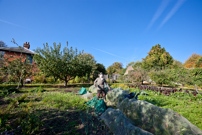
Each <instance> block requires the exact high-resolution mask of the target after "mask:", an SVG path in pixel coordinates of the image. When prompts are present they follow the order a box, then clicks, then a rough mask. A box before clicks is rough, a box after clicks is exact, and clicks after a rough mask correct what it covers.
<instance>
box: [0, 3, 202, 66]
mask: <svg viewBox="0 0 202 135" xmlns="http://www.w3.org/2000/svg"><path fill="white" fill-rule="evenodd" d="M201 24H202V0H29V1H28V0H0V30H1V32H0V40H2V41H4V42H6V44H7V45H8V46H10V47H15V46H16V45H14V44H13V43H11V40H12V38H14V39H15V40H16V42H17V43H18V44H19V45H23V43H24V42H26V41H27V42H30V44H31V48H30V49H31V50H34V49H36V48H37V47H41V48H42V47H43V43H46V42H47V43H49V45H52V44H53V42H56V43H59V42H60V43H61V44H62V47H65V46H66V41H68V42H69V46H73V47H77V49H78V50H84V51H85V52H87V53H91V54H92V55H93V56H94V57H95V60H96V61H97V62H98V63H102V64H104V65H105V67H106V68H107V67H108V66H110V65H112V63H114V62H121V63H122V64H123V66H124V67H125V66H126V62H127V63H129V62H132V61H137V60H139V61H141V60H142V58H145V57H146V56H147V53H148V52H149V50H150V49H151V48H152V46H154V45H156V44H160V45H161V46H162V47H165V49H166V51H168V52H169V53H170V54H171V56H172V57H173V58H174V59H176V60H179V61H181V62H185V60H187V59H188V57H189V56H191V54H192V53H197V54H200V55H202V25H201Z"/></svg>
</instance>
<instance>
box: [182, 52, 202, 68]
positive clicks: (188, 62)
mask: <svg viewBox="0 0 202 135" xmlns="http://www.w3.org/2000/svg"><path fill="white" fill-rule="evenodd" d="M201 57H202V56H201V55H199V54H196V53H193V54H192V55H191V56H190V57H189V58H188V59H187V60H186V61H185V63H184V66H185V68H195V67H196V63H197V61H198V60H199V58H201Z"/></svg>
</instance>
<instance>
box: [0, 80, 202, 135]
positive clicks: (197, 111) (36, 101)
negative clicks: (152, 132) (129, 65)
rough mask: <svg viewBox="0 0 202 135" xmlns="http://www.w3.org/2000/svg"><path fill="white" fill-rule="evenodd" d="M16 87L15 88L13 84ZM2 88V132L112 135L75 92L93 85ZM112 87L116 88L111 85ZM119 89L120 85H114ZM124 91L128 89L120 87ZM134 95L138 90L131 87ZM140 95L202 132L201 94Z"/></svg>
mask: <svg viewBox="0 0 202 135" xmlns="http://www.w3.org/2000/svg"><path fill="white" fill-rule="evenodd" d="M11 86H12V87H13V85H11ZM11 86H10V85H5V86H0V133H2V132H4V133H11V132H13V133H14V134H38V135H39V134H40V135H41V134H66V135H70V134H86V133H89V134H96V133H97V134H100V135H102V134H105V133H108V134H112V133H110V130H109V129H108V128H107V127H106V126H105V124H104V123H103V122H102V121H100V120H99V118H98V117H97V116H96V115H94V110H93V109H90V108H88V107H87V106H86V104H85V102H87V100H84V99H82V98H81V97H80V96H79V95H76V93H77V92H78V91H79V90H80V89H81V87H83V86H84V87H85V88H87V89H88V88H89V86H90V84H88V85H87V84H85V85H81V84H80V85H79V86H78V85H70V86H69V87H67V88H65V87H63V86H61V85H26V87H22V88H20V89H19V91H15V89H9V87H11ZM112 86H113V85H112ZM114 86H115V87H119V86H118V85H117V86H116V85H114ZM121 86H123V88H128V87H127V86H125V85H123V84H122V85H121ZM130 90H131V91H132V92H135V91H138V92H139V89H134V88H130ZM145 92H146V93H147V94H148V95H140V96H139V100H146V101H148V102H150V103H152V104H154V105H156V106H159V107H161V108H170V109H172V110H174V111H176V112H178V113H179V114H181V115H182V116H184V117H185V118H187V119H188V120H189V121H190V122H191V123H193V124H194V125H196V126H197V127H199V128H200V129H202V113H201V112H202V95H201V94H200V95H197V97H194V96H193V95H191V94H190V95H189V94H187V93H184V92H181V93H174V94H171V95H170V96H165V95H161V94H160V93H158V92H155V91H149V90H145Z"/></svg>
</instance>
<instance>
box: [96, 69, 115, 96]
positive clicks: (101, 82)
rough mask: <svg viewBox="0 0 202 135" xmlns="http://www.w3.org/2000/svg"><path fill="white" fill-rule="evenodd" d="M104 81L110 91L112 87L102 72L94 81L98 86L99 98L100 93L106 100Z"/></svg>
mask: <svg viewBox="0 0 202 135" xmlns="http://www.w3.org/2000/svg"><path fill="white" fill-rule="evenodd" d="M104 83H105V84H106V85H107V87H108V89H109V91H110V90H111V88H110V87H109V85H108V83H107V81H106V80H105V79H104V75H103V73H102V72H101V73H100V74H99V77H98V78H97V79H95V81H94V86H95V87H97V99H98V100H99V96H100V94H102V95H103V99H104V100H106V93H105V90H104Z"/></svg>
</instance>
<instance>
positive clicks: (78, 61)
mask: <svg viewBox="0 0 202 135" xmlns="http://www.w3.org/2000/svg"><path fill="white" fill-rule="evenodd" d="M60 50H61V43H59V44H58V45H56V43H53V47H49V45H48V43H46V44H44V48H43V49H41V48H37V49H36V50H35V51H36V53H37V54H35V56H34V60H35V62H36V64H37V66H38V68H39V69H40V70H41V71H42V72H44V73H45V74H46V73H47V72H49V74H51V75H52V76H56V77H57V78H59V79H60V80H63V81H65V86H67V83H68V81H69V80H72V79H74V78H75V77H76V76H78V77H82V76H84V75H85V74H86V72H88V71H89V70H90V68H91V67H90V66H91V62H88V60H89V59H91V58H92V57H91V56H90V55H88V54H84V53H83V51H82V52H79V53H78V51H77V49H75V50H74V49H73V48H72V47H70V48H68V42H67V47H64V48H63V51H60ZM86 56H87V57H86Z"/></svg>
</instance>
